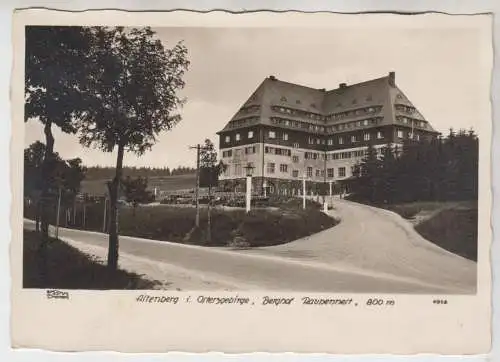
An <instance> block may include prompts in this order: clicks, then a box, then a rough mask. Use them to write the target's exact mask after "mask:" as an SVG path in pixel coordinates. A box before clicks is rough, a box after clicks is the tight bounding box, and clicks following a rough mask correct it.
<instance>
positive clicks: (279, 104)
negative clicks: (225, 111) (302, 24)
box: [218, 72, 437, 195]
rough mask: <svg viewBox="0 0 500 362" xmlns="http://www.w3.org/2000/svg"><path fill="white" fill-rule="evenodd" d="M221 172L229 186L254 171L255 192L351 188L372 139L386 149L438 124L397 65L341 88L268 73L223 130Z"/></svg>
mask: <svg viewBox="0 0 500 362" xmlns="http://www.w3.org/2000/svg"><path fill="white" fill-rule="evenodd" d="M218 135H219V138H220V139H219V148H220V156H221V157H222V161H223V162H224V163H225V164H226V165H227V166H228V167H227V169H226V172H225V173H224V174H223V175H222V176H221V177H220V178H219V186H220V187H221V188H223V189H224V190H227V191H244V190H245V177H246V174H247V172H248V171H249V170H251V173H252V176H253V178H252V188H253V190H254V191H255V192H256V193H259V194H260V193H263V192H264V189H265V191H266V192H267V193H268V194H283V195H297V194H300V193H301V192H302V182H303V181H302V180H303V178H305V179H306V188H307V194H317V193H318V192H319V191H320V189H321V187H322V185H323V186H326V187H327V190H328V188H329V190H330V191H327V190H326V192H327V193H328V192H332V193H336V192H338V191H339V190H342V189H345V188H346V187H347V188H348V180H349V178H350V177H352V170H353V167H354V165H356V163H358V162H359V161H361V159H362V158H363V157H364V154H365V151H366V149H367V146H368V145H369V144H370V143H371V144H372V145H374V147H375V148H376V149H377V150H378V152H379V153H380V150H381V148H382V147H384V146H385V145H388V144H392V145H393V146H398V145H399V146H401V145H402V142H403V140H404V139H407V138H410V137H413V139H414V140H419V139H423V138H424V137H434V136H436V135H437V132H436V131H435V130H434V129H433V128H432V126H431V125H430V124H429V122H427V121H426V120H425V119H424V117H423V116H422V114H421V113H420V112H419V111H418V110H417V109H416V108H415V106H414V105H413V104H412V103H411V102H410V100H409V99H408V98H407V97H406V96H405V95H404V93H403V92H402V91H401V89H399V88H398V86H397V85H396V83H395V73H394V72H390V73H389V75H388V76H385V77H382V78H378V79H374V80H369V81H366V82H363V83H358V84H352V85H347V84H345V83H342V84H340V85H339V87H338V88H337V89H333V90H326V89H315V88H309V87H305V86H301V85H298V84H293V83H288V82H284V81H281V80H278V79H276V77H274V76H270V77H268V78H266V79H265V80H264V81H263V82H262V83H261V84H260V85H259V87H258V88H257V89H256V90H255V92H253V94H252V95H251V96H250V98H248V100H247V101H246V102H245V104H244V105H243V106H242V107H241V108H240V109H239V110H238V111H237V113H236V114H235V115H234V116H233V118H232V119H231V120H230V121H229V122H228V123H227V125H226V126H225V127H224V129H222V130H221V131H219V132H218Z"/></svg>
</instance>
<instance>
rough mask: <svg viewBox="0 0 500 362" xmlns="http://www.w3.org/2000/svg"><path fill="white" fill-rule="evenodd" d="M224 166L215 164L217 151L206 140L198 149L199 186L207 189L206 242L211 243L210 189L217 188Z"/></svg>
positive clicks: (211, 143) (210, 142)
mask: <svg viewBox="0 0 500 362" xmlns="http://www.w3.org/2000/svg"><path fill="white" fill-rule="evenodd" d="M226 167H227V166H226V165H225V164H224V163H223V162H222V160H221V161H220V162H219V163H217V151H216V150H215V147H214V144H213V142H212V141H210V140H209V139H208V138H207V139H206V140H205V144H204V145H203V146H202V147H201V148H200V170H201V172H200V176H201V177H200V185H201V186H204V187H208V205H207V209H208V210H207V241H208V242H210V241H212V216H211V206H212V205H211V204H212V188H213V187H214V186H217V182H218V179H219V176H220V175H221V174H222V173H223V172H224V171H225V169H226Z"/></svg>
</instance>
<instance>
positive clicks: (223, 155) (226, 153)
mask: <svg viewBox="0 0 500 362" xmlns="http://www.w3.org/2000/svg"><path fill="white" fill-rule="evenodd" d="M232 155H233V150H228V151H222V157H231V156H232Z"/></svg>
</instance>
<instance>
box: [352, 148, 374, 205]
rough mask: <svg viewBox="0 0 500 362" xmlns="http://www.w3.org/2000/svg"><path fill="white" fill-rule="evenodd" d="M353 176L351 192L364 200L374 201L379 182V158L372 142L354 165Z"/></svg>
mask: <svg viewBox="0 0 500 362" xmlns="http://www.w3.org/2000/svg"><path fill="white" fill-rule="evenodd" d="M353 176H354V177H355V180H354V183H353V190H352V192H353V193H354V194H356V195H357V197H360V198H361V199H364V200H370V201H371V202H375V200H376V199H377V198H378V194H377V191H378V186H379V184H380V160H379V159H378V156H377V150H376V149H375V147H374V146H373V145H372V144H369V145H368V148H367V150H366V153H365V157H364V158H363V159H362V160H361V162H360V163H359V164H357V165H356V166H354V170H353Z"/></svg>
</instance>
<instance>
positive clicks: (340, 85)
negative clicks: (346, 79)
mask: <svg viewBox="0 0 500 362" xmlns="http://www.w3.org/2000/svg"><path fill="white" fill-rule="evenodd" d="M345 87H347V83H340V84H339V88H345Z"/></svg>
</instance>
